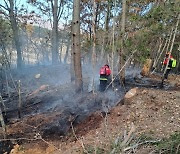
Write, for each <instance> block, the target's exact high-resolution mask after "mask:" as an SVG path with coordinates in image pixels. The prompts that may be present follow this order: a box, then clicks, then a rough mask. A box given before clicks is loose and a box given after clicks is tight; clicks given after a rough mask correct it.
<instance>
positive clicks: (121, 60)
mask: <svg viewBox="0 0 180 154" xmlns="http://www.w3.org/2000/svg"><path fill="white" fill-rule="evenodd" d="M125 20H126V0H122V19H121V48H120V51H119V58H120V59H119V69H121V68H122V67H123V66H124V57H123V56H124V33H125ZM120 80H121V81H122V82H123V83H125V68H123V69H122V71H121V73H120Z"/></svg>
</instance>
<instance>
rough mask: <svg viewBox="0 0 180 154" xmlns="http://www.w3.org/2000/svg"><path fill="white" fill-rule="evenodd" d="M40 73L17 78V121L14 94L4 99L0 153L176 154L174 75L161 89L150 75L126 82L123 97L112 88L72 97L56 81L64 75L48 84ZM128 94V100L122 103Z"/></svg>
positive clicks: (178, 93)
mask: <svg viewBox="0 0 180 154" xmlns="http://www.w3.org/2000/svg"><path fill="white" fill-rule="evenodd" d="M64 67H66V66H64ZM63 69H65V68H63ZM40 70H41V69H40ZM40 70H39V71H35V72H33V73H31V74H30V75H29V76H28V77H27V76H26V75H25V74H21V76H19V78H21V79H22V78H23V80H22V83H21V84H22V87H21V98H22V108H21V114H20V115H21V118H19V117H18V112H17V111H18V110H17V106H18V98H19V96H18V93H16V92H14V91H13V90H12V91H11V96H10V97H9V98H8V96H7V94H4V96H3V99H4V104H5V106H6V114H5V111H3V113H4V114H5V122H6V126H7V127H6V129H7V136H6V138H7V139H9V140H7V141H2V140H1V142H0V153H5V152H7V153H11V154H71V153H73V154H81V153H99V154H101V153H102V154H104V153H105V154H106V153H107V154H110V153H136V154H148V153H152V154H155V153H159V152H161V153H163V152H164V153H167V154H169V153H172V154H175V153H177V154H179V153H180V76H179V75H173V74H171V75H170V76H169V79H168V80H167V81H165V83H164V87H163V88H160V83H161V78H160V76H159V75H150V76H149V77H144V78H143V77H142V78H138V77H137V78H129V79H128V80H127V86H126V87H125V88H126V91H123V88H121V87H118V86H117V87H116V88H115V90H112V89H108V90H107V92H105V93H100V92H98V91H95V93H92V92H88V91H85V92H83V93H81V94H76V93H75V92H74V86H73V85H72V84H69V83H68V81H67V80H64V81H63V82H62V81H61V83H62V84H59V83H60V81H59V80H57V78H59V79H60V78H63V79H64V76H69V74H66V73H63V74H61V76H58V75H59V74H58V71H57V72H56V73H55V74H53V73H54V72H52V73H49V74H50V75H52V76H53V77H54V76H55V77H56V79H53V80H50V79H52V77H51V76H50V75H49V76H48V75H46V78H44V76H45V74H46V72H47V71H44V72H42V71H40ZM39 72H40V73H39ZM38 73H39V74H40V76H38V75H37V74H38ZM36 75H37V76H36ZM17 78H18V77H17ZM26 78H27V79H26ZM66 79H67V78H66ZM69 80H70V79H69ZM86 80H87V78H86ZM47 81H49V82H47ZM55 81H58V82H59V83H58V82H55ZM86 82H88V81H86ZM85 86H87V87H88V85H85ZM133 89H135V90H134V91H133ZM129 90H132V91H130V93H134V94H133V95H132V97H127V98H126V97H124V95H125V93H126V92H127V93H128V91H129ZM1 134H2V130H1ZM1 138H3V137H2V135H1ZM171 138H172V139H173V141H171V140H170V141H169V142H168V139H171ZM164 141H167V142H164ZM172 143H173V144H172ZM171 144H172V146H171ZM173 148H174V149H173ZM173 150H174V151H173ZM10 151H11V152H10Z"/></svg>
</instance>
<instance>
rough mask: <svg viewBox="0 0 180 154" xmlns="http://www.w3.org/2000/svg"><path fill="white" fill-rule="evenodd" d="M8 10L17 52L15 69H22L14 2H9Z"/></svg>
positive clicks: (12, 0)
mask: <svg viewBox="0 0 180 154" xmlns="http://www.w3.org/2000/svg"><path fill="white" fill-rule="evenodd" d="M9 4H10V8H9V15H10V22H11V27H12V31H13V40H14V43H15V47H16V51H17V68H18V69H21V68H22V51H21V43H20V40H19V39H20V37H19V28H18V24H17V21H16V16H15V14H14V11H13V10H14V0H9Z"/></svg>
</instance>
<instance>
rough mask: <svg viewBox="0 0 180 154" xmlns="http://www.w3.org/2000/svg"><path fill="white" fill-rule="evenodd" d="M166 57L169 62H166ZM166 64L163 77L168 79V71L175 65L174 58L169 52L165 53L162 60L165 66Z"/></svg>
mask: <svg viewBox="0 0 180 154" xmlns="http://www.w3.org/2000/svg"><path fill="white" fill-rule="evenodd" d="M168 59H169V63H168ZM167 64H168V66H167V70H166V72H165V73H164V79H168V75H169V72H170V71H171V69H172V68H173V67H175V66H176V60H175V59H174V58H173V56H172V55H171V53H170V52H167V53H166V57H165V59H164V61H163V65H164V67H166V65H167Z"/></svg>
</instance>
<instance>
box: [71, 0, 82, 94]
mask: <svg viewBox="0 0 180 154" xmlns="http://www.w3.org/2000/svg"><path fill="white" fill-rule="evenodd" d="M72 35H73V36H72V37H73V40H72V53H73V57H74V72H75V85H76V92H81V91H82V90H83V81H82V68H81V51H80V0H74V3H73V22H72Z"/></svg>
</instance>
